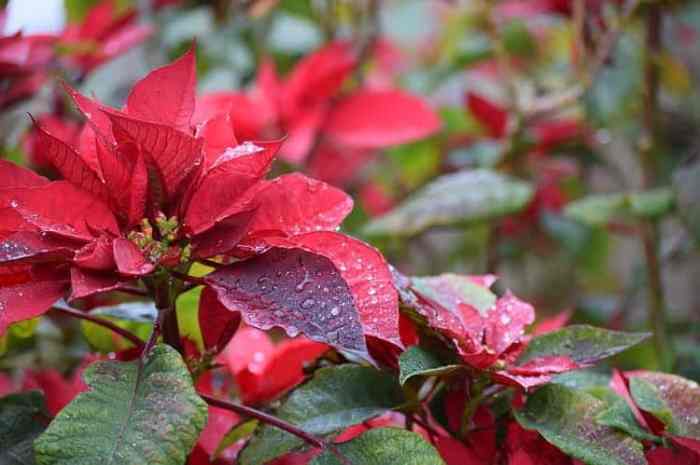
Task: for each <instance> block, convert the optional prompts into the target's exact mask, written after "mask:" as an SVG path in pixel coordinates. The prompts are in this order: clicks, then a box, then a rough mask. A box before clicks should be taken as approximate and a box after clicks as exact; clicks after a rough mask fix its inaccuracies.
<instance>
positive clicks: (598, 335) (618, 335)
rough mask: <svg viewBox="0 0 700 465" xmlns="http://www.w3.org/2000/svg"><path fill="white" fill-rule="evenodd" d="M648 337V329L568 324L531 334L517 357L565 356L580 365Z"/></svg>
mask: <svg viewBox="0 0 700 465" xmlns="http://www.w3.org/2000/svg"><path fill="white" fill-rule="evenodd" d="M648 337H649V334H648V333H628V332H622V331H611V330H608V329H603V328H595V327H593V326H588V325H572V326H567V327H565V328H562V329H559V330H557V331H552V332H550V333H546V334H543V335H541V336H536V337H534V338H533V339H532V340H531V341H530V342H529V343H528V345H527V348H526V349H525V352H523V354H522V355H521V356H520V358H519V359H518V361H519V362H520V363H526V362H528V361H530V360H532V359H535V358H537V357H544V356H567V357H570V358H571V359H572V360H574V361H575V362H577V363H579V364H581V365H590V364H593V363H595V362H597V361H599V360H602V359H604V358H608V357H612V356H613V355H616V354H618V353H620V352H622V351H624V350H626V349H628V348H630V347H632V346H634V345H636V344H639V343H640V342H642V341H643V340H645V339H646V338H648Z"/></svg>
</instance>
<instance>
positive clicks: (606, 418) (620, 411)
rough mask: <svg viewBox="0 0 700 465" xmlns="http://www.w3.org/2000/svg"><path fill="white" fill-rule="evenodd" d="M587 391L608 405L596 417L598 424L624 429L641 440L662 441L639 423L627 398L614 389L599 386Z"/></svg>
mask: <svg viewBox="0 0 700 465" xmlns="http://www.w3.org/2000/svg"><path fill="white" fill-rule="evenodd" d="M587 392H588V393H589V394H592V395H594V396H595V397H597V398H599V399H600V400H602V401H604V402H605V403H606V404H607V405H608V407H607V408H606V409H605V410H603V411H602V412H600V414H598V416H597V417H596V422H597V423H598V424H600V425H606V426H611V427H613V428H617V429H619V430H622V431H624V432H625V433H627V434H629V435H630V436H632V437H633V438H635V439H638V440H640V441H642V440H647V441H654V442H659V441H660V439H659V438H658V437H656V436H655V435H653V434H651V433H649V432H648V431H647V430H646V429H644V428H642V427H641V426H640V425H639V423H637V420H636V419H635V418H634V413H633V412H632V409H630V407H629V405H627V402H626V401H625V399H623V398H622V397H620V396H619V395H617V394H615V392H613V390H612V389H610V388H609V387H607V386H599V387H596V388H592V389H588V390H587Z"/></svg>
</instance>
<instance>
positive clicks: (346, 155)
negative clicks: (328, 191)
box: [307, 141, 377, 187]
mask: <svg viewBox="0 0 700 465" xmlns="http://www.w3.org/2000/svg"><path fill="white" fill-rule="evenodd" d="M376 157H377V154H376V152H375V151H374V150H369V149H358V148H350V147H337V146H336V145H335V144H332V143H330V142H327V141H322V142H321V143H320V145H319V146H318V149H317V152H316V154H315V156H313V157H312V158H311V159H310V160H308V166H307V172H308V174H309V175H310V176H312V177H314V178H316V179H320V180H321V181H325V182H327V183H329V184H333V185H334V186H339V187H340V186H345V185H348V184H351V183H352V182H353V181H355V180H357V176H358V173H361V172H362V169H363V168H364V167H365V166H367V165H368V164H369V163H371V162H372V161H373V160H375V159H376Z"/></svg>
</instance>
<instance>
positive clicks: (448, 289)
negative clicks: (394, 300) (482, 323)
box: [411, 273, 496, 316]
mask: <svg viewBox="0 0 700 465" xmlns="http://www.w3.org/2000/svg"><path fill="white" fill-rule="evenodd" d="M411 285H412V287H413V288H414V289H415V290H416V291H418V292H420V293H421V294H422V295H424V296H425V297H427V298H429V299H431V300H433V301H435V302H437V303H438V304H440V305H442V306H443V307H445V308H447V309H450V310H452V309H454V307H455V301H459V302H462V303H466V304H469V305H471V306H472V307H474V308H475V309H476V310H478V311H479V313H480V314H481V315H482V316H483V315H486V313H487V312H488V310H489V309H490V308H491V307H493V305H494V304H495V303H496V295H495V294H494V293H493V292H491V291H490V290H489V289H487V288H486V287H484V286H480V285H478V284H476V283H475V282H474V281H472V279H471V278H470V277H469V276H466V275H459V274H453V273H444V274H441V275H438V276H428V277H413V278H411ZM455 310H456V309H455Z"/></svg>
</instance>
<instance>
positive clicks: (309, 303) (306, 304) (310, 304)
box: [301, 298, 316, 310]
mask: <svg viewBox="0 0 700 465" xmlns="http://www.w3.org/2000/svg"><path fill="white" fill-rule="evenodd" d="M314 305H316V301H315V300H314V299H311V298H308V299H304V301H303V302H302V303H301V308H303V309H305V310H306V309H309V308H311V307H313V306H314Z"/></svg>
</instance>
